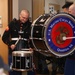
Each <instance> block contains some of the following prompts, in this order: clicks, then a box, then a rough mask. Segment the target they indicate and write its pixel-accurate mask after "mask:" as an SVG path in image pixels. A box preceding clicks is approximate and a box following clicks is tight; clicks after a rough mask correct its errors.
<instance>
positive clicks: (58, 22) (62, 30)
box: [44, 13, 75, 57]
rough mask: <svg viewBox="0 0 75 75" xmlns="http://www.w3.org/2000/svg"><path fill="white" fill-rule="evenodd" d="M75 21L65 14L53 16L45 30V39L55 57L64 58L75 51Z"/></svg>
mask: <svg viewBox="0 0 75 75" xmlns="http://www.w3.org/2000/svg"><path fill="white" fill-rule="evenodd" d="M74 36H75V19H74V18H73V17H72V16H71V15H69V14H65V13H60V14H57V15H55V16H53V17H52V18H51V19H50V20H49V22H48V23H47V26H46V28H45V33H44V38H45V43H46V46H47V48H48V49H49V51H50V52H52V53H53V54H54V55H56V56H59V57H62V56H67V55H69V54H71V53H72V52H73V51H74V49H75V47H74V46H75V38H74Z"/></svg>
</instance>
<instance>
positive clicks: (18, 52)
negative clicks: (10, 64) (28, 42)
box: [12, 51, 33, 57]
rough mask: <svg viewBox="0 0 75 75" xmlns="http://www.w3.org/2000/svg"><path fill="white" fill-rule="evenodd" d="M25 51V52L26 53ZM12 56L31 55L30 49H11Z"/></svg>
mask: <svg viewBox="0 0 75 75" xmlns="http://www.w3.org/2000/svg"><path fill="white" fill-rule="evenodd" d="M26 52H27V53H26ZM12 55H13V56H22V57H23V56H33V52H32V51H13V52H12Z"/></svg>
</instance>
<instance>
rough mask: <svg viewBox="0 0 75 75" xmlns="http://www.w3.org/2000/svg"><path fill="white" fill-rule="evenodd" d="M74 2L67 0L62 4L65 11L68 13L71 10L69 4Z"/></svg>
mask: <svg viewBox="0 0 75 75" xmlns="http://www.w3.org/2000/svg"><path fill="white" fill-rule="evenodd" d="M72 4H73V2H70V1H67V2H66V3H65V4H64V5H63V6H62V9H63V12H66V13H68V12H69V6H70V5H72Z"/></svg>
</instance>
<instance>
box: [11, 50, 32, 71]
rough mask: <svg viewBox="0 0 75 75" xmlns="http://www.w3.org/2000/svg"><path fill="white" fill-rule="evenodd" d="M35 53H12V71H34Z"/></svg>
mask: <svg viewBox="0 0 75 75" xmlns="http://www.w3.org/2000/svg"><path fill="white" fill-rule="evenodd" d="M32 62H33V53H32V52H30V51H29V52H27V51H14V52H13V53H12V63H13V65H12V69H13V70H17V71H29V70H32V67H33V66H32Z"/></svg>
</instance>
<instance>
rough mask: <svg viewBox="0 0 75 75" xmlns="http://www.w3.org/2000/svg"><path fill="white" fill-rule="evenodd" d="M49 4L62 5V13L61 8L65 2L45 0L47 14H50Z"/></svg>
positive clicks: (62, 0)
mask: <svg viewBox="0 0 75 75" xmlns="http://www.w3.org/2000/svg"><path fill="white" fill-rule="evenodd" d="M49 3H52V4H58V5H60V11H61V7H62V6H63V5H64V3H65V0H45V13H48V12H49V11H48V5H49Z"/></svg>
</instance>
